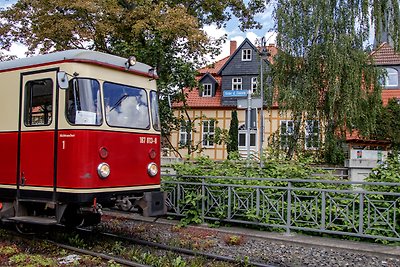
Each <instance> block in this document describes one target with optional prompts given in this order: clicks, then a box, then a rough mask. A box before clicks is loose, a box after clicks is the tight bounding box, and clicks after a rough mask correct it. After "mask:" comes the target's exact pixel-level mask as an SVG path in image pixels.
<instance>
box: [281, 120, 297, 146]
mask: <svg viewBox="0 0 400 267" xmlns="http://www.w3.org/2000/svg"><path fill="white" fill-rule="evenodd" d="M283 125H285V129H286V131H285V132H283V131H282V126H283ZM289 125H290V127H289ZM293 132H294V121H293V120H281V121H280V125H279V143H280V146H281V148H288V146H289V142H288V141H289V138H290V136H292V135H293ZM282 138H285V140H286V141H285V142H282Z"/></svg>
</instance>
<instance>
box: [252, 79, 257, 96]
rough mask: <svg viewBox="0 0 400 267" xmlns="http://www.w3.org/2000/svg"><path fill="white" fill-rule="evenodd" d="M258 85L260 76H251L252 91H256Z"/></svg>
mask: <svg viewBox="0 0 400 267" xmlns="http://www.w3.org/2000/svg"><path fill="white" fill-rule="evenodd" d="M257 87H258V77H251V92H252V93H255V92H256V91H257Z"/></svg>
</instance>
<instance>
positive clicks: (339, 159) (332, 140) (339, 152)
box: [324, 133, 345, 165]
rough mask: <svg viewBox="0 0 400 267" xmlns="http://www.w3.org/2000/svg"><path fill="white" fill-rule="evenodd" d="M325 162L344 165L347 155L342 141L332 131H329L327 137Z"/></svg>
mask: <svg viewBox="0 0 400 267" xmlns="http://www.w3.org/2000/svg"><path fill="white" fill-rule="evenodd" d="M324 157H325V162H326V163H329V164H334V165H343V164H344V160H345V156H344V152H343V147H342V141H341V140H339V139H338V138H337V137H336V136H335V135H333V134H332V133H327V139H326V141H325V147H324Z"/></svg>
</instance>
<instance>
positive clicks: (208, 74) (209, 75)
mask: <svg viewBox="0 0 400 267" xmlns="http://www.w3.org/2000/svg"><path fill="white" fill-rule="evenodd" d="M206 77H210V78H211V79H212V80H214V82H215V83H218V81H217V79H215V77H214V76H212V75H211V74H210V73H209V72H207V73H206V74H204V75H203V77H201V78H200V79H199V82H201V81H202V80H203V79H204V78H206Z"/></svg>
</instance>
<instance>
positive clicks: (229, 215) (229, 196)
mask: <svg viewBox="0 0 400 267" xmlns="http://www.w3.org/2000/svg"><path fill="white" fill-rule="evenodd" d="M231 191H232V190H231V187H230V186H228V218H227V219H228V220H230V219H231V216H232V215H231V205H232V200H231V194H232V192H231Z"/></svg>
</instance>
